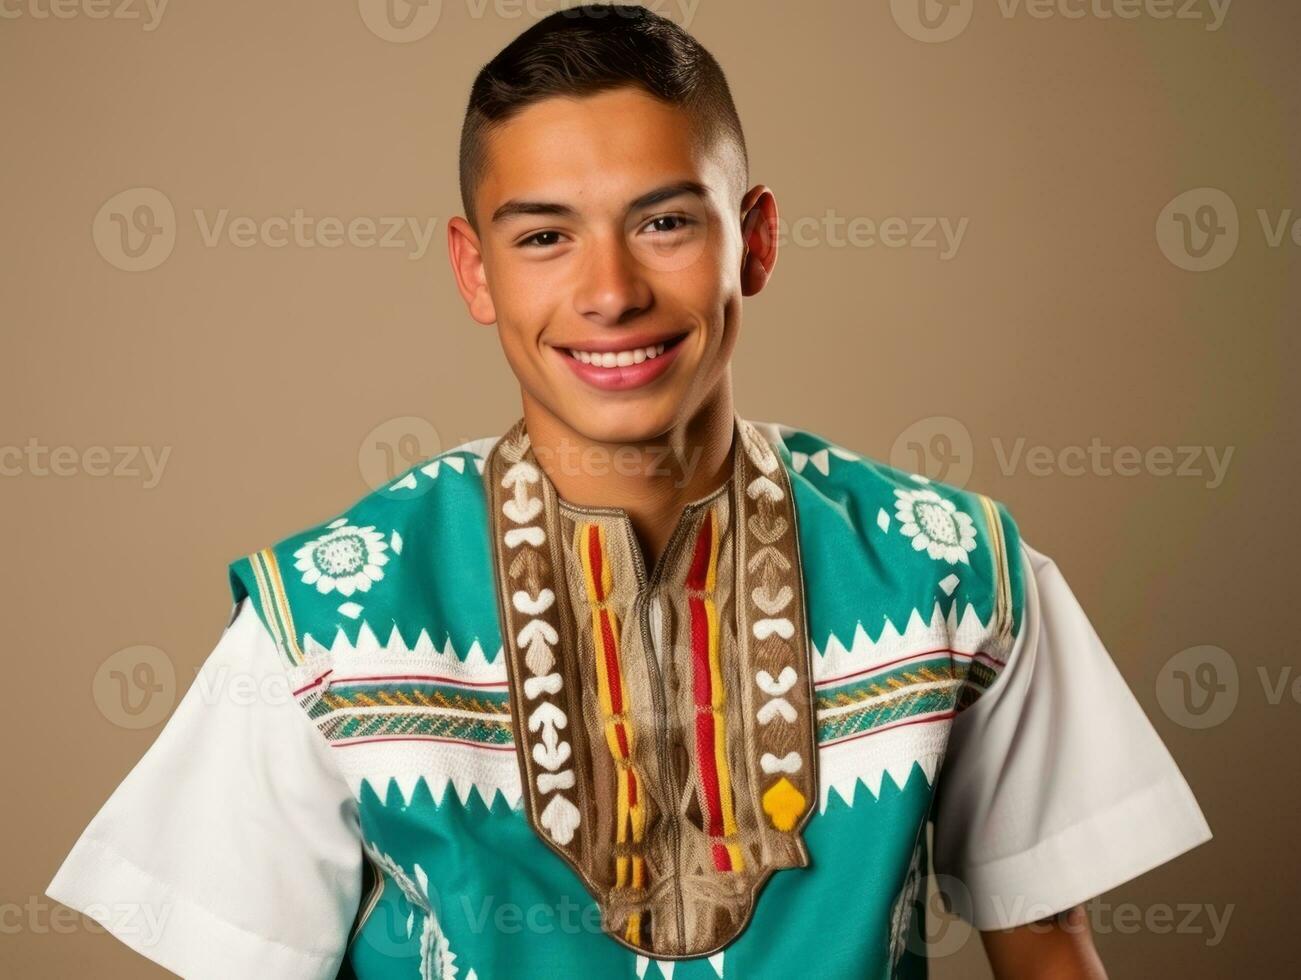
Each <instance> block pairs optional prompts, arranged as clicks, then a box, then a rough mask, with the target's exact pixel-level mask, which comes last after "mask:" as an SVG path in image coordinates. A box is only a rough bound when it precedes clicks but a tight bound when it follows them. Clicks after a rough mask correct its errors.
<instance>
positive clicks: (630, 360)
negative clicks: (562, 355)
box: [569, 344, 666, 368]
mask: <svg viewBox="0 0 1301 980" xmlns="http://www.w3.org/2000/svg"><path fill="white" fill-rule="evenodd" d="M665 346H666V345H665V344H652V345H651V346H649V347H637V348H634V349H633V350H621V351H586V350H571V351H570V352H569V354H570V356H571V357H575V358H577V359H578V360H580V361H582V362H583V363H584V364H594V365H596V366H597V367H608V368H610V367H627V366H628V365H630V364H640V363H641V362H642V361H644V360H646V359H648V358H654V357H659V356H660V355H661V354H663V353H664V348H665Z"/></svg>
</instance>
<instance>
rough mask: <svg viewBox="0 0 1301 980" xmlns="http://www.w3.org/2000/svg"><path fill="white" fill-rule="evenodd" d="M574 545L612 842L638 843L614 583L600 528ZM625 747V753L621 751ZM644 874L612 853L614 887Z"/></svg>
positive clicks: (641, 816) (631, 932)
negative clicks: (609, 782) (610, 795)
mask: <svg viewBox="0 0 1301 980" xmlns="http://www.w3.org/2000/svg"><path fill="white" fill-rule="evenodd" d="M593 530H595V533H596V539H597V551H598V552H599V563H600V572H599V582H600V587H599V588H598V587H597V582H598V576H597V574H596V573H595V572H594V570H593V568H592V554H591V551H590V549H589V546H588V541H589V538H590V536H591V534H592V532H593ZM574 547H575V548H577V549H578V554H579V558H580V560H581V562H582V566H583V586H584V589H585V590H586V592H587V601H588V604H589V606H590V607H591V610H592V638H593V645H594V647H595V659H596V687H597V698H598V701H599V702H600V705H601V713H602V715H603V716H604V726H603V727H604V729H605V741H606V745H607V746H608V748H609V750H610V755H611V756H612V757H613V758H614V761H615V769H616V778H615V800H616V811H617V815H616V840H617V842H618V843H619V844H627V843H628V837H629V832H630V831H631V837H632V840H633V843H634V844H640V843H641V841H642V835H643V832H644V830H645V827H646V803H645V793H644V789H643V787H642V784H641V779H640V777H639V776H638V774H637V770H636V769H634V768H633V766H632V760H631V753H632V746H633V738H632V726H630V725H629V724H628V723H627V697H628V685H627V683H626V681H625V680H624V677H623V669H622V666H621V663H620V658H619V618H618V616H616V615H615V612H614V610H613V608H611V607H610V605H609V597H610V594H611V592H612V590H613V587H614V575H613V572H612V571H611V568H610V558H609V552H608V551H607V549H606V538H605V528H604V527H602V526H601V525H600V524H597V523H593V522H587V523H583V524H580V525H579V526H578V529H577V532H576V533H575V536H574ZM601 596H605V598H604V599H602V598H601ZM602 613H604V614H605V616H606V617H607V618H608V621H609V635H608V636H607V633H606V631H605V630H603V629H602V628H601V616H602ZM611 667H613V669H614V671H615V674H614V676H613V677H611V673H610V671H611ZM612 680H613V681H614V682H615V683H617V684H618V688H619V691H620V696H621V697H620V699H621V701H622V702H623V705H622V707H623V709H624V710H623V711H621V712H616V711H615V705H614V697H613V694H612V691H611V681H612ZM620 734H622V735H623V739H622V744H621V741H620V738H619V736H620ZM625 747H626V749H627V751H626V752H625V751H624V749H625ZM630 788H631V790H632V791H633V793H635V795H636V797H637V803H636V805H635V806H634V805H632V804H631V802H630V798H629V789H630ZM630 860H631V865H630ZM630 871H631V874H630ZM644 877H645V873H644V866H643V864H642V858H641V855H639V854H636V853H633V854H632V855H631V858H630V857H629V855H628V854H617V855H616V856H615V887H616V888H627V887H633V888H640V887H642V884H643V879H644ZM638 922H639V919H638V917H637V915H636V914H634V915H632V916H630V917H629V919H628V927H627V928H628V936H629V938H630V939H632V940H633V941H637V940H636V938H635V936H636V935H638V934H639V933H638V929H639V926H638Z"/></svg>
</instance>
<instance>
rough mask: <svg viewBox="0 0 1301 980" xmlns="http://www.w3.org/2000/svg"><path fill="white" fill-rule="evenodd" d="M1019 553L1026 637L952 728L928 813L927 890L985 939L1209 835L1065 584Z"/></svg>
mask: <svg viewBox="0 0 1301 980" xmlns="http://www.w3.org/2000/svg"><path fill="white" fill-rule="evenodd" d="M1020 551H1021V556H1020V561H1021V563H1022V570H1023V574H1024V579H1023V581H1024V583H1025V605H1024V611H1025V614H1024V616H1023V622H1022V629H1021V632H1020V633H1019V634H1018V636H1017V638H1016V640H1015V642H1014V645H1013V648H1012V651H1011V653H1010V654H1009V656H1008V660H1007V663H1006V666H1005V667H1004V668H1003V671H1002V672H1001V673H1000V674H999V676H998V678H997V679H996V681H995V682H994V684H993V685H992V686H991V687H990V688H989V690H987V691H986V692H985V694H984V695H983V696H982V697H981V698H980V699H979V700H977V701H976V702H975V703H974V704H973V705H972V706H971V707H970V708H968V709H967V710H966V711H964V712H962V713H961V714H959V715H958V717H957V718H956V719H955V720H954V724H953V729H952V734H951V737H950V743H949V748H948V752H947V755H946V758H945V762H944V765H943V767H942V769H941V773H940V777H939V783H938V787H937V792H936V801H935V810H934V820H935V828H934V840H935V849H934V866H935V871H936V873H937V875H938V876H939V877H938V879H937V886H938V888H939V891H940V893H941V895H942V896H943V899H944V901H945V904H946V906H947V907H948V908H949V909H950V910H951V911H953V912H955V913H957V914H958V915H960V916H962V917H963V918H964V919H966V920H967V921H968V922H970V923H971V924H972V925H973V926H975V927H976V928H977V929H981V930H988V929H1005V928H1011V927H1013V926H1018V925H1024V924H1025V923H1027V922H1032V921H1034V920H1036V919H1040V918H1043V917H1045V916H1047V915H1050V914H1052V913H1054V912H1060V911H1062V910H1063V909H1067V908H1070V907H1071V906H1073V905H1077V904H1079V903H1081V902H1085V901H1088V900H1089V899H1090V898H1092V897H1094V896H1096V895H1100V894H1102V893H1103V892H1105V891H1107V890H1109V889H1111V888H1114V887H1115V886H1117V885H1119V884H1121V883H1123V882H1125V881H1128V880H1129V879H1131V878H1134V877H1136V876H1138V875H1140V874H1142V873H1143V872H1145V871H1148V870H1149V869H1151V868H1154V867H1156V866H1157V865H1160V864H1163V863H1165V862H1166V861H1169V860H1171V859H1172V858H1174V857H1176V856H1177V855H1179V854H1182V853H1183V852H1184V851H1187V850H1189V849H1190V848H1192V847H1195V846H1197V845H1198V844H1201V843H1204V842H1205V841H1207V840H1209V839H1210V838H1211V830H1210V827H1209V826H1208V825H1207V823H1206V819H1205V817H1204V816H1203V815H1202V811H1201V809H1200V807H1199V806H1198V804H1197V801H1196V799H1195V798H1194V796H1193V793H1192V790H1191V789H1190V788H1189V786H1188V783H1187V782H1186V781H1185V780H1184V777H1183V775H1182V774H1181V773H1180V771H1179V768H1178V766H1177V765H1176V763H1175V761H1174V759H1173V758H1172V757H1171V755H1170V753H1169V751H1168V750H1167V749H1166V747H1165V745H1164V743H1163V742H1162V741H1161V738H1160V736H1159V735H1158V734H1157V732H1156V730H1155V729H1154V728H1153V727H1152V724H1151V722H1150V721H1149V720H1148V718H1147V715H1146V714H1145V713H1144V712H1143V709H1142V707H1141V706H1140V705H1139V703H1138V701H1137V700H1136V699H1135V697H1134V695H1133V693H1132V692H1131V691H1130V689H1129V686H1128V685H1127V684H1126V682H1125V679H1124V678H1123V677H1122V676H1121V674H1120V672H1119V670H1117V669H1116V665H1115V663H1114V662H1113V661H1112V659H1111V656H1110V654H1108V652H1107V650H1106V648H1105V647H1104V646H1103V644H1102V641H1101V640H1100V639H1099V638H1098V635H1097V633H1096V632H1095V631H1094V629H1093V627H1092V625H1091V624H1090V622H1089V620H1088V617H1087V616H1086V615H1085V613H1084V610H1083V609H1082V608H1081V607H1080V604H1079V602H1078V601H1077V600H1076V598H1075V595H1074V594H1073V593H1072V592H1071V590H1070V587H1069V586H1068V585H1067V584H1066V580H1065V579H1064V578H1063V577H1062V573H1061V572H1060V570H1059V569H1058V568H1057V566H1056V564H1054V563H1053V561H1052V560H1051V559H1049V558H1047V557H1045V556H1044V555H1042V554H1040V553H1039V552H1038V551H1036V550H1035V549H1033V548H1031V547H1030V546H1029V545H1027V544H1025V543H1024V541H1022V542H1021V545H1020Z"/></svg>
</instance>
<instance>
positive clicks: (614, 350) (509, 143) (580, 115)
mask: <svg viewBox="0 0 1301 980" xmlns="http://www.w3.org/2000/svg"><path fill="white" fill-rule="evenodd" d="M736 167H737V164H736V163H735V155H734V151H733V150H732V148H731V146H730V144H728V143H726V142H725V141H714V144H713V145H703V141H702V140H700V139H699V138H698V137H697V136H696V134H695V131H694V130H693V128H692V126H691V125H690V119H689V117H688V116H687V114H686V113H684V112H683V111H681V110H679V109H677V108H675V107H672V106H669V105H666V104H665V103H663V102H660V101H659V100H657V99H655V98H654V97H652V96H651V95H649V94H647V93H645V92H643V91H641V90H639V89H634V88H624V89H617V90H613V91H609V92H603V93H600V94H598V95H594V96H590V97H585V98H581V99H568V98H553V99H548V100H546V101H543V102H540V103H537V104H535V105H533V106H530V107H529V108H528V109H526V110H525V111H524V112H522V113H521V114H520V115H519V116H517V117H515V118H514V119H512V120H510V121H509V122H507V123H505V124H503V125H501V126H500V127H499V128H497V129H496V130H495V131H494V133H493V137H492V140H491V145H490V151H489V167H488V173H487V176H486V178H485V179H484V180H483V182H482V183H481V184H480V187H479V189H478V192H477V195H476V201H475V210H476V214H477V216H478V218H479V223H480V233H479V240H480V250H481V253H482V259H483V277H484V279H485V280H486V287H487V288H486V292H487V293H488V298H485V299H482V300H481V302H480V303H479V304H472V312H474V313H475V315H476V317H477V318H478V319H480V320H481V321H482V322H485V323H491V322H494V320H495V322H496V323H497V326H498V332H499V334H500V337H501V343H502V347H503V349H504V351H505V354H506V358H507V360H508V361H509V363H510V366H511V369H512V370H513V371H514V373H515V375H516V377H517V378H518V380H519V383H520V386H521V388H522V391H523V396H524V398H525V400H526V403H527V402H528V401H529V400H531V401H532V402H533V404H534V407H535V408H536V407H540V408H541V409H543V410H545V411H546V412H548V413H550V415H552V416H554V417H555V418H556V419H557V420H559V421H560V422H561V423H562V424H563V425H564V426H566V427H567V428H568V429H570V430H572V431H574V432H577V433H579V434H580V435H581V436H583V437H584V438H587V439H591V440H595V441H599V442H612V443H627V442H636V441H639V440H647V439H653V438H655V437H657V436H659V435H660V434H661V433H663V432H665V431H666V430H668V429H670V428H671V427H673V426H674V425H675V424H678V423H682V422H685V421H686V420H688V419H690V418H691V417H692V416H693V415H694V414H695V412H696V411H697V409H698V408H699V407H700V406H701V405H702V404H703V403H706V402H708V401H709V399H710V398H711V396H712V395H715V394H717V392H718V391H719V387H720V385H724V384H730V377H729V374H728V365H729V361H730V359H731V355H732V350H733V348H734V347H735V343H736V336H737V331H738V329H739V326H740V320H741V277H740V268H741V253H742V245H741V228H740V213H739V205H740V204H741V201H740V189H741V186H740V180H741V178H740V177H739V176H738V173H737V169H736ZM729 404H730V402H729Z"/></svg>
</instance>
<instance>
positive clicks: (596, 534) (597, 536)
mask: <svg viewBox="0 0 1301 980" xmlns="http://www.w3.org/2000/svg"><path fill="white" fill-rule="evenodd" d="M602 557H603V556H602V555H601V532H600V529H599V528H598V527H597V526H596V525H595V524H593V525H591V526H590V527H589V528H588V529H587V558H588V561H590V562H591V563H592V588H593V589H594V590H595V591H596V598H597V599H598V600H599V601H600V602H604V601H605V591H604V588H605V587H604V586H603V585H602V584H601V583H602V581H603V579H602V575H601V560H602Z"/></svg>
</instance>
